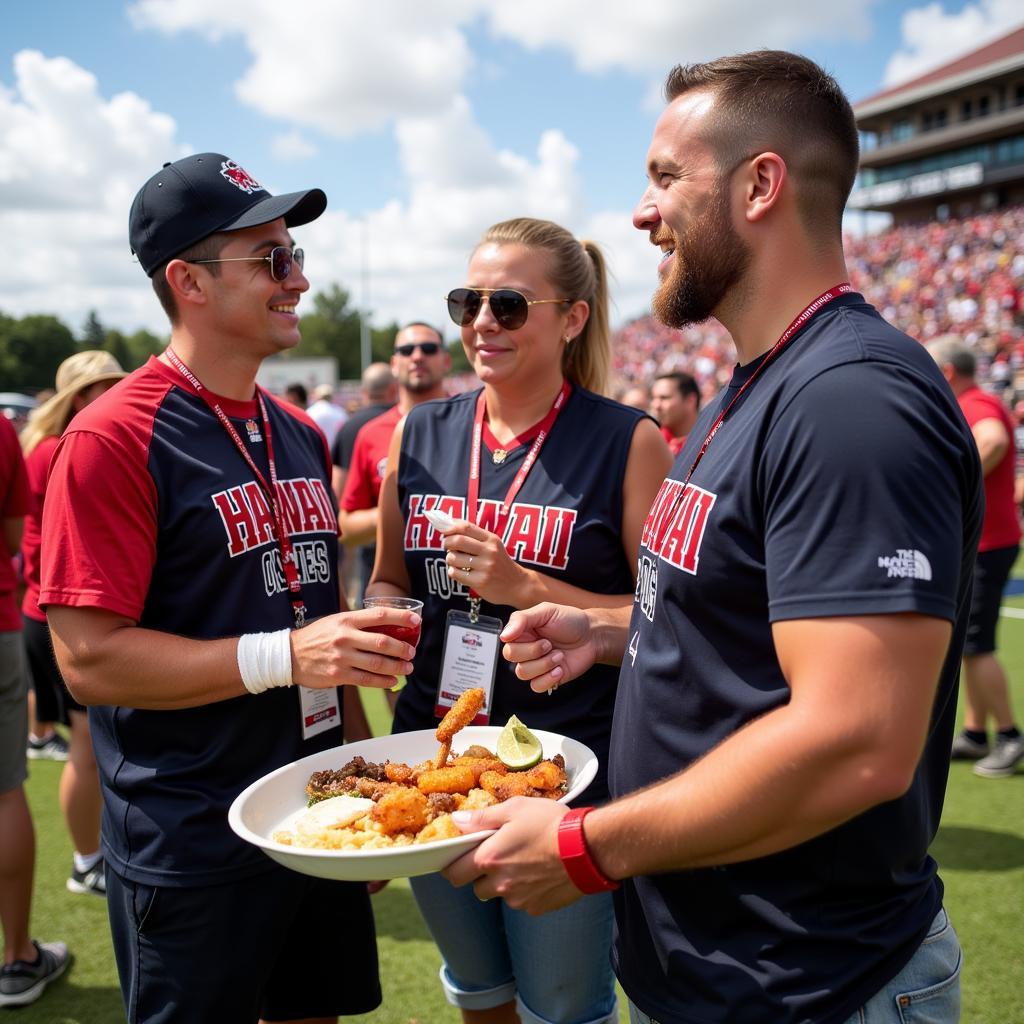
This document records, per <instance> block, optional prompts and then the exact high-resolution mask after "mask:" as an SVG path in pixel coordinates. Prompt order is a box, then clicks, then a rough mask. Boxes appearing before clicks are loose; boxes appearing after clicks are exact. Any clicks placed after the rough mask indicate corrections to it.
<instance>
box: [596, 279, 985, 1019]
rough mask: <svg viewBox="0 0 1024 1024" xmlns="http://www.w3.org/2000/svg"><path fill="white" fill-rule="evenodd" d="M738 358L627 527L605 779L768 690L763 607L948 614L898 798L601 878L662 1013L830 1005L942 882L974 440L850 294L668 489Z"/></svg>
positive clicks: (925, 364)
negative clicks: (798, 837)
mask: <svg viewBox="0 0 1024 1024" xmlns="http://www.w3.org/2000/svg"><path fill="white" fill-rule="evenodd" d="M758 362H760V360H759V361H755V362H754V363H751V364H749V365H747V366H744V367H737V369H736V372H735V374H734V377H733V380H732V382H731V384H730V386H729V388H728V389H726V391H725V392H724V393H723V394H722V396H721V397H720V400H719V402H718V403H715V404H713V405H712V406H711V407H709V408H707V409H706V410H705V411H704V412H703V414H702V415H701V418H700V419H699V420H698V422H697V424H696V426H695V427H694V428H693V430H692V431H691V433H690V435H689V439H688V441H687V444H686V446H685V448H684V449H683V451H682V452H681V453H680V455H679V456H678V457H677V459H676V462H675V464H674V466H673V468H672V472H671V474H670V477H669V478H668V479H667V480H666V481H665V484H664V486H663V488H662V490H661V493H660V494H659V495H658V498H657V499H656V500H655V503H654V505H653V507H652V510H651V514H650V517H649V519H648V522H647V525H646V527H645V530H644V535H643V540H642V543H641V549H640V571H639V580H638V584H637V593H636V602H635V604H634V609H633V615H632V620H631V623H630V628H629V643H628V651H627V653H626V656H625V659H624V662H623V667H622V674H621V677H620V681H619V691H618V700H617V704H616V708H615V720H614V729H613V735H612V749H611V760H610V782H611V789H612V794H613V795H614V796H621V795H624V794H626V793H629V792H632V791H634V790H636V789H639V788H641V787H643V786H646V785H649V784H651V783H653V782H656V781H658V780H660V779H664V778H666V777H668V776H671V775H673V774H675V773H676V772H678V771H679V770H680V769H683V768H685V767H686V766H688V765H689V764H691V763H692V762H693V761H694V760H696V759H697V758H699V757H700V756H701V755H702V754H704V753H706V752H707V751H708V750H710V749H711V748H712V747H714V746H715V745H716V744H718V743H719V742H721V741H722V740H724V739H725V738H726V737H728V736H730V735H731V734H733V733H734V732H736V730H737V729H739V728H741V727H742V726H743V725H744V724H746V723H747V722H750V721H751V720H753V719H755V718H757V717H758V716H760V715H762V714H764V713H765V712H767V711H770V710H772V709H773V708H777V707H779V706H780V705H783V704H785V703H786V702H787V700H788V699H789V688H788V686H787V684H786V680H785V678H784V677H783V674H782V671H781V669H780V667H779V664H778V661H777V659H776V655H775V649H774V645H773V643H772V634H771V624H772V623H773V622H779V621H784V620H790V619H803V618H814V617H821V616H842V615H873V614H893V613H899V612H917V613H920V614H924V615H929V616H935V617H938V618H942V619H947V620H950V621H951V622H953V623H954V630H953V638H952V642H951V645H950V649H949V652H948V655H947V657H946V660H945V664H944V666H943V670H942V676H941V679H940V681H939V686H938V693H937V696H936V700H935V706H934V711H933V716H932V721H931V726H930V730H929V735H928V741H927V746H926V748H925V751H924V754H923V756H922V758H921V761H920V763H919V765H918V768H917V771H916V773H915V776H914V780H913V783H912V785H911V787H910V789H909V791H908V792H907V793H906V795H904V796H903V797H900V798H899V799H897V800H893V801H890V802H888V803H885V804H882V805H880V806H878V807H875V808H873V809H871V810H869V811H867V812H866V813H864V814H862V815H860V816H858V817H856V818H854V819H853V820H851V821H849V822H847V823H845V824H844V825H841V826H840V827H838V828H836V829H833V830H832V831H830V832H827V833H825V834H824V835H821V836H819V837H817V838H815V839H812V840H811V841H809V842H806V843H803V844H801V845H799V846H796V847H794V848H792V849H789V850H785V851H782V852H780V853H777V854H774V855H772V856H769V857H764V858H759V859H756V860H750V861H746V862H743V863H738V864H732V865H728V866H723V867H718V868H711V869H701V870H692V871H686V872H677V873H668V874H663V875H656V876H646V877H637V878H633V879H629V880H627V881H625V882H624V883H623V886H622V888H621V890H620V891H619V892H618V893H616V917H617V924H618V934H617V941H616V947H615V951H614V958H615V961H616V968H617V973H618V975H619V978H620V980H621V982H622V985H623V988H624V989H625V991H626V992H627V994H628V995H629V997H630V998H631V999H632V1000H633V1001H634V1002H635V1003H636V1004H637V1005H638V1006H640V1007H641V1008H642V1009H643V1010H644V1011H645V1012H646V1013H648V1014H650V1015H652V1016H653V1017H655V1018H656V1019H657V1020H659V1021H661V1022H663V1024H695V1022H702V1024H703V1022H710V1021H724V1020H728V1021H729V1022H730V1024H745V1022H749V1024H755V1022H756V1024H763V1022H765V1021H771V1022H772V1024H797V1022H811V1021H813V1022H815V1024H831V1022H842V1021H845V1020H846V1019H847V1018H848V1017H849V1016H850V1015H851V1014H852V1013H853V1012H854V1011H855V1010H856V1009H857V1007H858V1006H860V1005H861V1004H862V1003H863V1002H865V1000H867V999H868V998H869V997H870V996H872V995H873V994H874V993H875V992H876V991H878V990H879V989H880V988H881V987H882V986H883V985H884V984H885V983H886V982H887V981H889V980H890V979H891V978H892V977H894V976H895V975H896V974H897V973H898V972H899V970H900V969H901V968H902V967H903V966H904V965H905V963H906V962H907V961H908V960H909V958H910V957H911V955H912V954H913V953H914V951H915V950H916V948H917V946H918V945H919V944H920V942H921V940H922V938H923V937H924V935H925V933H926V930H927V928H928V926H929V924H930V922H931V920H932V918H933V917H934V916H935V914H936V913H937V912H938V909H939V906H940V903H941V900H942V885H941V882H940V880H939V878H938V876H937V874H936V865H935V862H934V861H933V860H932V859H931V858H930V857H929V856H928V852H927V851H928V846H929V844H930V842H931V840H932V838H933V836H934V835H935V832H936V830H937V828H938V824H939V817H940V815H941V811H942V801H943V796H944V792H945V785H946V775H947V771H948V765H949V748H950V742H951V738H952V732H953V726H954V716H955V706H956V687H957V673H958V669H959V660H960V653H961V651H962V648H963V641H964V631H965V627H966V614H967V609H968V602H969V596H970V586H971V567H972V564H973V560H974V554H975V549H976V546H977V541H978V535H979V531H980V527H981V514H982V499H981V473H980V466H979V463H978V457H977V451H976V448H975V445H974V442H973V440H972V438H971V434H970V431H969V430H968V428H967V426H966V423H965V422H964V419H963V416H962V415H961V414H960V411H959V409H958V408H957V404H956V400H955V399H954V397H953V395H952V392H951V391H950V389H949V387H948V385H947V384H946V382H945V380H944V379H943V378H942V375H941V374H940V373H939V371H938V369H937V367H936V366H935V364H934V362H933V361H932V359H931V357H930V356H929V355H928V353H927V352H926V350H925V349H924V348H923V347H922V346H921V345H919V344H918V343H917V342H916V341H913V340H912V339H910V338H908V337H907V336H906V335H904V334H902V333H900V332H899V331H897V330H895V329H894V328H892V327H891V326H889V325H888V324H886V323H885V321H883V320H882V319H881V317H879V315H878V314H877V312H876V311H875V310H874V309H873V308H872V307H870V306H869V305H867V304H866V303H865V302H864V300H863V299H862V298H861V297H860V296H859V295H855V294H851V295H847V296H844V297H841V298H839V299H837V300H835V301H833V302H832V303H831V304H830V305H829V306H827V307H826V308H825V309H824V310H822V311H820V312H818V313H817V314H815V315H814V316H813V318H812V319H811V320H810V321H809V322H808V324H807V325H806V326H805V327H804V328H803V329H802V330H801V331H800V333H799V334H797V335H796V336H795V337H794V338H793V340H792V341H791V342H790V343H789V346H788V347H787V348H786V349H784V350H783V352H782V353H781V354H780V356H779V358H778V360H777V361H776V362H773V363H771V364H769V365H768V366H767V367H766V368H765V370H764V372H763V374H762V375H761V376H759V378H758V379H757V380H756V381H754V383H753V384H752V385H751V387H750V388H749V390H748V391H747V393H746V394H745V395H744V396H743V397H742V398H741V399H740V401H739V402H738V403H737V405H736V406H735V408H733V410H732V411H731V412H730V414H729V416H728V417H727V419H726V420H725V422H724V424H723V426H722V428H721V429H720V431H719V432H718V433H717V434H716V436H715V438H714V440H713V441H712V442H711V444H710V447H709V448H708V450H707V453H706V454H705V456H704V458H703V459H702V461H701V462H700V463H699V465H698V466H697V468H696V470H695V472H694V474H693V477H692V479H691V481H690V483H689V485H687V487H686V488H685V491H684V490H683V487H682V483H681V481H682V480H683V479H684V478H685V476H686V473H687V471H688V470H689V468H690V466H691V465H692V464H693V460H694V458H695V456H696V453H697V451H698V450H699V448H700V446H701V443H702V442H703V440H704V438H705V436H706V434H707V431H708V430H709V429H710V426H711V423H712V422H713V421H714V418H715V417H716V416H717V415H718V413H719V411H720V410H722V409H724V408H725V407H726V406H727V405H728V403H729V402H730V401H731V400H732V399H733V397H734V396H735V395H736V393H737V391H738V389H739V388H740V387H741V386H742V384H743V382H744V381H745V380H747V379H748V378H749V376H750V375H751V374H752V373H753V372H754V370H755V368H756V366H757V364H758ZM680 495H681V500H679V501H678V502H677V498H679V497H680ZM821 653H822V657H823V658H827V657H828V652H827V651H823V652H821ZM681 838H682V841H684V842H685V837H681Z"/></svg>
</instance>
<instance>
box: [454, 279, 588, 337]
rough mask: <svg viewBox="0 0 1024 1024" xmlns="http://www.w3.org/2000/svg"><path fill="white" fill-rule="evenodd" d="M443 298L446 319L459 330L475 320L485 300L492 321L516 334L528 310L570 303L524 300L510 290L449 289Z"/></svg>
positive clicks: (558, 300) (563, 300) (559, 300)
mask: <svg viewBox="0 0 1024 1024" xmlns="http://www.w3.org/2000/svg"><path fill="white" fill-rule="evenodd" d="M447 298H448V315H449V316H450V317H451V318H452V320H454V321H455V323H457V324H458V325H459V326H460V327H466V326H468V325H469V324H471V323H472V322H473V321H474V320H475V319H476V318H477V314H478V313H479V312H480V307H481V305H483V301H484V299H486V300H487V302H488V304H489V305H490V307H491V313H492V315H493V316H494V319H495V320H497V321H498V323H499V324H500V325H501V326H502V327H503V328H504V329H505V330H506V331H517V330H519V328H520V327H522V326H523V324H525V323H526V318H527V317H528V316H529V315H530V307H531V306H540V305H542V304H543V303H545V302H558V303H565V302H572V299H528V298H527V297H526V296H525V295H523V294H522V292H517V291H516V290H515V289H514V288H453V289H452V290H451V291H450V292H449V293H448V297H447Z"/></svg>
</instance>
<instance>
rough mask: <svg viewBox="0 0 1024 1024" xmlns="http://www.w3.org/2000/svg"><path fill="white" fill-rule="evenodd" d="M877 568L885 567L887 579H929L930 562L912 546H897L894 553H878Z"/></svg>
mask: <svg viewBox="0 0 1024 1024" xmlns="http://www.w3.org/2000/svg"><path fill="white" fill-rule="evenodd" d="M878 568H879V569H885V570H886V572H887V574H888V576H889V579H892V578H893V577H894V576H895V577H898V578H900V579H908V578H909V579H912V580H930V579H931V578H932V565H931V562H929V561H928V559H927V558H925V556H924V555H922V554H921V552H920V551H917V550H916V549H914V548H897V549H896V554H895V555H889V556H885V555H879V556H878Z"/></svg>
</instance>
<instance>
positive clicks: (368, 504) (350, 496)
mask: <svg viewBox="0 0 1024 1024" xmlns="http://www.w3.org/2000/svg"><path fill="white" fill-rule="evenodd" d="M368 425H369V424H367V426H368ZM372 447H373V445H372V444H371V443H370V436H369V433H368V431H366V430H365V429H363V430H360V431H359V433H358V434H357V435H356V443H355V447H354V448H353V449H352V461H351V462H350V463H349V467H348V476H347V477H345V490H344V492H343V493H342V495H341V508H342V510H343V511H345V512H358V511H359V510H360V509H364V508H375V507H376V505H377V496H376V495H375V494H374V490H373V459H372V455H373V453H372V451H371V448H372Z"/></svg>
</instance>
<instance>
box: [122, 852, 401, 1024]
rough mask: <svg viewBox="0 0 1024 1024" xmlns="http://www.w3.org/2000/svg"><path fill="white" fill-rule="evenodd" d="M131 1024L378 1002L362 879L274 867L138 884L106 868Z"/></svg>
mask: <svg viewBox="0 0 1024 1024" xmlns="http://www.w3.org/2000/svg"><path fill="white" fill-rule="evenodd" d="M107 911H108V914H109V916H110V927H111V933H112V938H113V942H114V955H115V956H116V958H117V970H118V974H119V976H120V980H121V994H122V997H123V999H124V1003H125V1013H126V1015H127V1021H128V1024H145V1022H150V1021H152V1022H156V1021H159V1022H160V1024H253V1022H254V1021H256V1020H257V1019H259V1018H260V1017H262V1018H263V1019H264V1020H268V1021H274V1020H282V1021H286V1020H302V1019H304V1018H306V1017H334V1016H345V1015H350V1014H359V1013H369V1011H370V1010H373V1009H375V1008H376V1007H377V1006H379V1005H380V1002H381V991H380V979H379V977H378V973H377V937H376V932H375V931H374V924H373V911H372V909H371V907H370V897H369V895H368V894H367V890H366V883H365V882H329V881H326V880H324V879H320V878H310V877H308V876H307V875H300V874H297V873H296V872H294V871H288V870H286V869H285V868H281V867H278V866H276V865H275V866H274V868H273V870H271V871H269V872H267V873H265V874H261V875H256V876H255V877H252V878H244V879H240V880H238V881H235V882H231V883H229V884H227V885H214V886H201V887H197V888H177V887H170V886H160V887H158V886H152V885H143V884H141V883H138V882H130V881H127V880H126V879H123V878H121V877H120V876H118V875H116V874H115V873H114V872H113V871H112V870H111V868H110V866H109V864H108V865H107Z"/></svg>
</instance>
